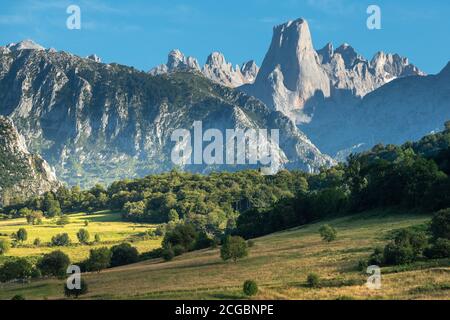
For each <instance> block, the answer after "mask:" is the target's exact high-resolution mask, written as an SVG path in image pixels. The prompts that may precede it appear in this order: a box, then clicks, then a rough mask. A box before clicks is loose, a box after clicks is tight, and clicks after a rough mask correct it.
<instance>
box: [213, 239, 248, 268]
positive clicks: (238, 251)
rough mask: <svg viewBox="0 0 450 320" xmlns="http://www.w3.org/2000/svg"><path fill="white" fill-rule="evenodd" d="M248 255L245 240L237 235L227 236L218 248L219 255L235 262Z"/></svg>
mask: <svg viewBox="0 0 450 320" xmlns="http://www.w3.org/2000/svg"><path fill="white" fill-rule="evenodd" d="M247 255H248V249H247V242H245V240H244V239H243V238H241V237H239V236H234V237H232V236H227V237H226V238H225V241H224V243H223V245H222V248H221V249H220V257H221V258H222V259H223V260H224V261H227V260H230V259H231V260H233V261H234V262H236V261H237V260H238V259H240V258H244V257H246V256H247Z"/></svg>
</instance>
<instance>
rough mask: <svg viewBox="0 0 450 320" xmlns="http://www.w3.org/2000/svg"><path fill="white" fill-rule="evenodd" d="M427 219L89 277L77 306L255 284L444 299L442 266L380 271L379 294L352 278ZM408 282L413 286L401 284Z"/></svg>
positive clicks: (370, 222) (48, 286)
mask: <svg viewBox="0 0 450 320" xmlns="http://www.w3.org/2000/svg"><path fill="white" fill-rule="evenodd" d="M429 219H430V217H428V216H427V215H420V214H393V212H369V213H367V212H366V213H364V214H361V215H355V216H350V217H345V218H338V219H333V220H329V221H327V222H326V223H329V224H331V225H333V226H334V227H336V228H337V230H338V239H337V241H336V242H332V243H330V244H328V243H325V242H323V241H322V240H321V239H320V236H319V234H318V228H319V227H320V225H321V224H322V223H318V224H313V225H308V226H305V227H302V228H299V229H293V230H289V231H285V232H280V233H276V234H272V235H269V236H266V237H263V238H260V239H256V240H255V246H254V247H253V248H251V249H250V255H249V257H248V258H246V259H244V260H241V261H238V262H237V263H232V262H227V263H225V262H223V261H222V260H221V259H220V258H219V250H217V249H215V250H203V251H197V252H192V253H189V254H185V255H182V256H180V257H178V258H175V260H173V261H171V262H167V263H164V262H162V261H160V260H150V261H146V262H142V263H138V264H135V265H129V266H125V267H121V268H116V269H110V270H106V271H103V272H102V273H100V274H98V273H93V274H88V275H86V276H85V279H86V281H87V282H88V283H89V289H90V293H89V294H88V295H87V296H85V297H84V298H87V299H89V298H90V299H241V298H244V296H243V295H242V284H243V282H244V281H245V280H247V279H254V280H256V281H257V283H258V285H259V286H260V289H261V290H260V293H259V294H258V295H257V296H256V298H257V299H337V298H341V297H346V298H349V297H351V298H357V299H380V298H381V299H415V298H421V299H436V298H440V299H448V297H449V294H450V293H449V291H448V290H445V289H440V288H443V287H444V286H442V287H439V285H445V284H449V282H450V278H449V277H448V272H449V271H450V268H448V266H447V267H438V265H437V266H436V265H435V266H434V267H432V266H429V265H428V266H427V265H422V266H419V265H412V266H410V268H409V270H408V271H403V272H397V273H392V269H389V268H383V270H382V275H383V278H382V286H383V287H382V289H381V290H379V291H373V290H369V289H368V288H366V287H365V285H364V284H365V282H366V280H367V276H366V275H364V274H362V273H361V272H359V271H357V270H356V265H357V263H358V260H360V259H365V258H367V257H368V256H369V255H370V253H371V251H372V249H373V248H374V247H375V246H377V245H381V244H383V243H385V242H387V240H386V235H387V234H388V232H389V231H391V230H395V229H399V228H404V227H408V226H412V225H418V224H423V223H425V222H427V221H428V220H429ZM323 223H325V222H323ZM441 263H447V264H448V261H443V262H442V261H441ZM420 268H425V269H424V270H420ZM311 272H316V273H318V274H319V275H320V277H321V278H322V279H323V280H324V281H323V283H324V286H323V287H322V288H320V289H309V288H307V287H306V286H305V281H306V277H307V275H308V274H309V273H311ZM411 279H414V281H406V280H411ZM61 286H62V284H61V281H57V280H53V279H49V280H43V281H37V282H32V283H30V284H28V285H23V284H7V285H4V286H3V287H2V290H1V291H0V298H1V299H10V298H11V297H12V296H14V295H15V294H22V295H23V296H25V297H26V298H28V299H31V298H34V299H43V298H44V297H47V298H49V299H58V298H62V294H61ZM422 288H425V289H422ZM427 288H428V289H427Z"/></svg>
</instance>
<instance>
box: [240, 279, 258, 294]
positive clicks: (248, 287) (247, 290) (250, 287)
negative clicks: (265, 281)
mask: <svg viewBox="0 0 450 320" xmlns="http://www.w3.org/2000/svg"><path fill="white" fill-rule="evenodd" d="M243 291H244V294H245V295H246V296H249V297H251V296H254V295H256V294H257V293H258V285H257V284H256V282H255V281H253V280H247V281H245V282H244V287H243Z"/></svg>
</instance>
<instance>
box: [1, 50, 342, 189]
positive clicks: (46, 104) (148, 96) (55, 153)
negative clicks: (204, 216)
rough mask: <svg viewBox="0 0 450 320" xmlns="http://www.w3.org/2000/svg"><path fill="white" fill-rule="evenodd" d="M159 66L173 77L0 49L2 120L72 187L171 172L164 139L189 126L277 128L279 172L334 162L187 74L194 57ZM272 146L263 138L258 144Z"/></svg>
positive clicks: (250, 106)
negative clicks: (6, 119) (8, 119)
mask: <svg viewBox="0 0 450 320" xmlns="http://www.w3.org/2000/svg"><path fill="white" fill-rule="evenodd" d="M166 67H167V68H168V69H171V70H174V71H173V72H170V73H168V74H163V75H159V76H153V75H149V74H148V73H145V72H140V71H137V70H136V69H134V68H130V67H126V66H122V65H117V64H102V63H97V62H95V61H93V60H91V59H85V58H80V57H77V56H74V55H71V54H68V53H65V52H54V51H49V50H22V51H14V52H13V51H8V52H6V51H1V50H0V114H3V115H7V116H9V117H11V118H12V119H13V120H14V122H15V123H16V124H17V127H18V130H19V132H20V133H21V134H23V135H24V137H25V139H26V141H27V145H28V147H29V148H30V149H31V150H34V151H39V153H40V154H41V155H42V156H43V157H44V158H45V159H46V160H47V161H48V162H49V163H50V164H51V165H52V166H54V167H55V169H56V172H57V174H58V176H59V177H60V178H61V179H62V180H63V181H65V182H67V183H68V184H70V185H75V184H80V185H81V186H90V185H93V184H95V183H97V182H101V183H109V182H111V181H113V180H117V179H119V178H133V177H141V176H144V175H146V174H150V173H154V172H161V171H165V170H170V169H171V168H173V167H175V165H174V164H173V162H172V161H171V152H172V151H173V147H174V145H175V143H174V142H173V141H171V135H172V133H173V132H174V130H175V129H187V130H192V126H193V123H194V121H202V122H203V128H204V130H206V129H210V128H215V129H218V130H220V131H221V132H225V131H226V129H235V128H241V129H279V130H280V144H279V145H277V146H273V147H274V148H273V150H274V162H275V166H276V167H277V168H281V167H287V168H298V169H302V170H305V171H316V170H318V169H319V168H320V167H322V166H329V165H331V164H333V163H334V162H333V160H332V159H331V158H329V157H328V156H326V155H323V154H321V153H320V151H319V150H318V149H317V148H316V147H315V146H314V145H313V144H312V143H311V142H310V141H309V139H308V138H307V137H306V136H305V135H304V134H303V133H302V132H301V131H300V130H299V129H298V128H297V127H296V126H295V125H294V124H293V123H292V122H291V121H290V120H289V119H288V118H287V117H285V116H283V115H282V114H281V113H279V112H276V111H273V110H271V109H269V108H267V107H266V106H265V105H264V104H262V103H261V102H260V101H258V100H256V99H254V98H252V97H250V96H248V95H246V94H244V93H242V92H239V91H234V90H232V89H229V88H226V87H224V86H220V85H217V84H215V83H214V82H212V81H210V80H208V79H207V78H205V77H203V76H202V75H201V74H198V73H197V72H190V71H192V70H198V68H199V66H198V64H197V63H196V62H195V60H194V59H189V58H184V56H182V55H181V54H180V53H179V52H175V51H174V52H172V54H171V56H170V59H169V63H168V64H167V65H166ZM251 69H252V66H251V64H250V67H249V68H248V70H251ZM175 70H183V71H178V72H175ZM187 71H189V72H187ZM270 143H271V142H270V141H263V142H262V143H261V147H265V146H267V147H268V146H269V145H270ZM251 167H252V166H248V165H243V166H240V167H239V166H233V165H200V166H197V165H192V166H188V165H186V166H185V169H186V170H190V171H195V172H209V171H212V170H237V169H243V168H251ZM253 167H255V166H253Z"/></svg>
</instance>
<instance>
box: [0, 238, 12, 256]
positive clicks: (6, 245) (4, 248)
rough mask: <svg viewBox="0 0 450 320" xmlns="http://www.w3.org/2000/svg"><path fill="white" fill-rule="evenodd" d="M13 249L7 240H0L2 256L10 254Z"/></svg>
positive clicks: (0, 253)
mask: <svg viewBox="0 0 450 320" xmlns="http://www.w3.org/2000/svg"><path fill="white" fill-rule="evenodd" d="M10 248H11V244H10V243H9V241H8V240H6V239H0V256H2V255H5V254H7V253H8V251H9V249H10Z"/></svg>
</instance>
